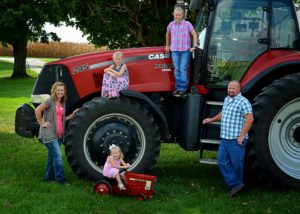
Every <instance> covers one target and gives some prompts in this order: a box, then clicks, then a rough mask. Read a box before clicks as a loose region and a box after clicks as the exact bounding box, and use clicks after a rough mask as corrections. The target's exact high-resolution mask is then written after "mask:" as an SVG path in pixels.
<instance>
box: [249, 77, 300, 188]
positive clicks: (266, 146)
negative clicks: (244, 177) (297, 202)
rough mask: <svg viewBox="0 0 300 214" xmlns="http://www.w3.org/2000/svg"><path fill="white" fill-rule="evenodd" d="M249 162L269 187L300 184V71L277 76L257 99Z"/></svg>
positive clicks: (253, 173) (257, 176)
mask: <svg viewBox="0 0 300 214" xmlns="http://www.w3.org/2000/svg"><path fill="white" fill-rule="evenodd" d="M253 112H254V124H253V126H252V136H251V137H250V142H249V144H248V145H249V152H248V153H247V159H246V164H247V165H248V167H250V171H251V172H252V175H255V177H256V178H258V180H259V181H260V182H263V183H264V184H267V185H269V186H273V185H277V184H286V185H288V186H293V187H300V73H297V74H293V75H288V76H285V77H283V78H281V79H278V80H276V81H274V82H272V84H270V85H268V86H267V87H265V88H264V89H263V91H262V92H261V94H259V95H258V96H257V97H256V98H255V99H254V104H253Z"/></svg>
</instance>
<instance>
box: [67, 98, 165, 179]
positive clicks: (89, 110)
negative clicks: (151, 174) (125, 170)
mask: <svg viewBox="0 0 300 214" xmlns="http://www.w3.org/2000/svg"><path fill="white" fill-rule="evenodd" d="M65 140H66V149H65V152H66V156H67V158H68V162H69V164H70V165H71V167H72V169H73V171H74V172H75V173H76V174H77V175H78V176H79V177H80V178H83V179H87V180H93V181H96V180H99V178H100V177H102V169H103V165H104V163H105V161H106V157H107V156H108V155H109V146H110V145H111V144H115V145H119V146H120V147H121V149H122V152H123V154H124V157H125V161H126V162H128V163H130V164H131V167H130V168H129V170H130V171H134V172H140V173H145V172H147V171H150V170H151V169H152V168H153V167H154V165H155V163H156V161H157V159H158V157H159V153H160V132H159V129H158V125H157V123H156V121H155V120H154V118H153V116H152V115H151V113H150V112H149V111H148V109H147V107H146V105H142V104H141V103H139V102H138V101H136V100H134V99H130V98H126V97H118V98H115V99H108V98H96V99H94V100H92V101H89V102H87V103H86V104H85V105H84V106H83V107H82V108H81V109H80V111H79V112H77V114H76V115H75V117H74V118H73V119H72V121H70V123H69V125H68V128H67V132H66V138H65Z"/></svg>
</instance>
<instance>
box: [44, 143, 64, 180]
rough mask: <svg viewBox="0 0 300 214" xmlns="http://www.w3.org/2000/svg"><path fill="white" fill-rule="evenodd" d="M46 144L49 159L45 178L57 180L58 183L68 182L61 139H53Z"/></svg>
mask: <svg viewBox="0 0 300 214" xmlns="http://www.w3.org/2000/svg"><path fill="white" fill-rule="evenodd" d="M44 145H45V146H46V147H47V149H48V160H47V166H46V175H45V178H44V180H47V181H51V180H56V181H57V182H58V183H64V182H66V179H65V173H64V166H63V159H62V154H61V150H60V142H59V140H53V141H51V142H50V143H45V144H44Z"/></svg>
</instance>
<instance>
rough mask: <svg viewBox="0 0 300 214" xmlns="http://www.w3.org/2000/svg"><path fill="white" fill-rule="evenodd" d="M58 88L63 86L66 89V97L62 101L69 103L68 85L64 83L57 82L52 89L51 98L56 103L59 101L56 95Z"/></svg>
mask: <svg viewBox="0 0 300 214" xmlns="http://www.w3.org/2000/svg"><path fill="white" fill-rule="evenodd" d="M58 86H63V87H64V90H65V91H64V96H63V97H62V99H61V103H66V102H67V99H68V97H67V88H66V85H65V84H64V83H63V82H55V83H54V84H53V85H52V87H51V97H52V98H53V99H54V100H55V101H56V100H58V98H57V95H56V90H57V87H58Z"/></svg>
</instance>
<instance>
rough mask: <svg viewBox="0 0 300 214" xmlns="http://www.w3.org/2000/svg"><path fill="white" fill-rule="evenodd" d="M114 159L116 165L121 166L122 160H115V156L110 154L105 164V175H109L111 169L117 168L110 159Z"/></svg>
mask: <svg viewBox="0 0 300 214" xmlns="http://www.w3.org/2000/svg"><path fill="white" fill-rule="evenodd" d="M111 160H113V161H114V163H115V165H116V166H120V165H121V161H120V160H115V159H114V158H113V156H111V155H110V156H108V157H107V159H106V162H105V164H104V167H103V175H104V176H107V175H108V174H109V172H110V170H111V169H115V167H113V166H112V165H111V163H110V161H111Z"/></svg>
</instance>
